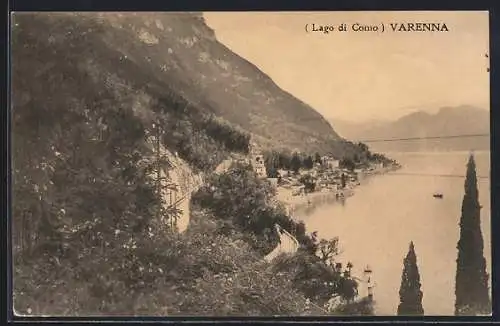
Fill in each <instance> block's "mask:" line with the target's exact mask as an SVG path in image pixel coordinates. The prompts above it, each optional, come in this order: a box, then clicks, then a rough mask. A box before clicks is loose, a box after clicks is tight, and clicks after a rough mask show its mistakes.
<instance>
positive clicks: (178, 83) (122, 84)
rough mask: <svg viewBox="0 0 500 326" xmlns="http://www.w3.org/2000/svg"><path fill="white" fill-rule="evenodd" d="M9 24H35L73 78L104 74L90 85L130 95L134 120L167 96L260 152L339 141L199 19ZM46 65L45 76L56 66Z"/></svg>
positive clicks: (83, 17) (89, 17)
mask: <svg viewBox="0 0 500 326" xmlns="http://www.w3.org/2000/svg"><path fill="white" fill-rule="evenodd" d="M16 21H17V24H18V27H17V28H21V29H22V28H25V27H26V28H29V26H33V27H35V26H37V27H36V33H37V34H38V35H37V36H36V38H37V39H38V40H37V42H38V45H39V46H40V45H42V44H44V47H46V49H47V51H55V52H57V53H54V55H55V56H53V57H52V58H53V59H55V58H56V57H57V56H58V57H59V59H60V60H57V65H59V64H60V61H61V60H62V59H63V57H66V59H71V60H73V64H74V67H68V69H78V70H79V72H73V73H82V74H87V75H90V76H92V75H96V74H97V72H99V73H100V74H104V75H105V76H104V79H105V85H97V84H96V85H95V87H103V86H111V87H113V88H114V90H113V91H114V92H115V93H116V92H120V91H121V92H122V93H123V94H128V95H129V96H131V97H134V96H135V95H133V94H134V93H137V92H140V93H141V94H140V96H135V97H136V98H135V99H134V101H135V102H137V103H136V104H137V105H136V106H137V107H140V108H141V109H139V111H142V112H140V113H139V114H142V115H144V114H147V113H146V111H147V109H146V108H147V107H148V105H150V103H149V102H152V101H154V100H155V99H156V98H160V97H165V96H166V95H167V94H175V95H176V96H179V97H182V98H183V99H185V100H186V101H187V102H188V103H189V104H190V105H191V106H193V107H196V108H198V109H199V111H200V112H202V113H213V114H215V115H217V116H219V117H222V118H224V119H225V120H226V121H229V122H230V123H231V124H233V125H236V126H238V127H241V128H242V129H243V130H245V131H247V132H250V133H251V134H252V136H254V137H253V138H254V140H256V141H257V142H258V143H260V144H262V145H263V146H270V145H273V146H284V147H288V148H298V149H300V150H306V149H307V150H311V149H312V150H320V151H324V150H329V149H330V148H328V146H329V145H328V141H329V140H338V139H339V137H338V135H337V134H336V133H335V132H334V131H333V130H332V128H331V126H330V125H329V123H328V122H327V121H326V120H324V119H323V117H322V116H321V115H320V114H319V113H317V112H316V111H314V110H313V109H312V108H311V107H309V106H308V105H306V104H304V103H303V102H301V101H299V100H298V99H296V98H294V97H293V96H291V95H290V94H288V93H287V92H285V91H283V90H281V89H280V88H279V87H278V86H276V85H275V84H274V82H273V81H272V80H271V79H270V78H269V77H268V76H266V75H265V74H264V73H262V72H261V71H260V70H258V69H257V68H256V67H255V66H254V65H252V64H251V63H249V62H248V61H246V60H244V59H242V58H241V57H239V56H238V55H236V54H234V53H233V52H231V51H230V50H229V49H227V48H226V47H225V46H224V45H222V44H221V43H219V42H218V41H217V40H216V38H215V35H214V32H213V31H212V30H211V29H210V28H209V27H208V26H207V25H206V24H205V22H204V20H203V17H202V16H201V14H188V13H186V14H180V13H176V14H165V13H140V14H135V13H126V14H125V13H124V14H119V13H78V14H76V13H71V14H70V13H57V14H35V15H32V14H19V15H17V19H16ZM47 54H48V55H49V53H47ZM47 61H48V62H46V66H45V73H46V74H50V73H51V71H52V70H54V69H56V70H57V69H58V68H59V67H58V66H56V61H52V62H51V61H50V59H49V60H47ZM68 75H69V76H71V74H68ZM97 81H99V80H96V82H97ZM89 91H90V90H89ZM123 94H122V96H124V95H123ZM68 95H69V94H68ZM81 96H85V94H81ZM330 145H331V143H330Z"/></svg>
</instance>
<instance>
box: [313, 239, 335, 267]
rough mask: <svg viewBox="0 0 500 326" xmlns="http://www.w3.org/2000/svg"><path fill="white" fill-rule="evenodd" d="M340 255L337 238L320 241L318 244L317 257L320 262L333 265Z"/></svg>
mask: <svg viewBox="0 0 500 326" xmlns="http://www.w3.org/2000/svg"><path fill="white" fill-rule="evenodd" d="M339 253H340V249H339V238H338V237H335V238H333V239H330V240H326V239H321V240H320V242H319V244H318V256H319V259H321V261H322V262H324V263H327V262H329V263H330V264H331V263H333V258H335V257H336V256H337V255H338V254H339Z"/></svg>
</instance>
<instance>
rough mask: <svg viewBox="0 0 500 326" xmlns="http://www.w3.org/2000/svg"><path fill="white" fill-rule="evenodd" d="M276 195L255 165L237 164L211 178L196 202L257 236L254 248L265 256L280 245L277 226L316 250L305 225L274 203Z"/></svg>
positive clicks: (216, 215) (195, 198)
mask: <svg viewBox="0 0 500 326" xmlns="http://www.w3.org/2000/svg"><path fill="white" fill-rule="evenodd" d="M274 195H275V190H274V188H273V187H272V186H271V185H270V184H269V183H268V182H267V181H266V180H262V179H259V178H257V176H256V174H255V172H254V171H253V169H252V168H251V166H249V165H244V164H239V163H236V164H233V166H232V167H231V168H230V169H229V171H227V172H225V173H222V174H220V175H216V174H214V175H211V176H210V177H208V178H207V180H206V185H205V186H204V187H202V188H201V189H200V190H199V191H198V192H197V193H196V194H195V195H194V196H193V202H194V203H196V204H198V205H200V207H201V208H203V209H206V210H209V211H210V212H211V213H212V214H213V215H214V216H215V217H216V218H218V219H222V220H225V221H228V222H231V223H232V224H233V225H234V226H235V227H236V228H237V230H239V231H242V232H244V233H248V234H253V236H254V237H255V238H254V240H251V243H252V247H253V248H254V249H255V250H257V251H258V252H260V253H262V254H267V253H268V252H270V251H271V250H272V249H274V247H276V245H277V243H278V242H277V241H278V236H277V234H276V233H275V232H274V225H275V224H276V223H279V224H280V225H281V226H282V227H283V228H284V229H285V230H287V231H288V232H290V233H292V234H293V235H295V236H296V237H297V240H298V241H299V242H300V243H301V244H302V245H303V246H304V247H306V248H312V245H313V243H312V240H311V238H310V237H309V236H307V235H306V234H305V225H304V224H303V223H297V222H294V221H293V220H292V219H291V218H290V217H289V216H287V214H286V212H285V209H284V208H283V207H281V206H280V205H278V204H277V203H276V201H274ZM309 250H314V249H309Z"/></svg>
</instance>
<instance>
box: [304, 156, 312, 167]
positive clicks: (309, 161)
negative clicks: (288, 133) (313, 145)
mask: <svg viewBox="0 0 500 326" xmlns="http://www.w3.org/2000/svg"><path fill="white" fill-rule="evenodd" d="M313 166H314V162H313V159H312V157H311V155H309V156H307V157H306V158H305V159H304V167H305V168H306V169H309V170H310V169H312V168H313Z"/></svg>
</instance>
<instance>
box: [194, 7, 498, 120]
mask: <svg viewBox="0 0 500 326" xmlns="http://www.w3.org/2000/svg"><path fill="white" fill-rule="evenodd" d="M204 16H205V19H206V22H207V24H208V25H209V26H210V27H211V28H213V29H214V31H215V34H216V37H217V39H218V40H219V41H220V42H221V43H223V44H225V45H226V46H227V47H228V48H230V49H231V50H232V51H233V52H235V53H237V54H238V55H240V56H242V57H243V58H245V59H247V60H248V61H250V62H252V63H253V64H255V65H256V66H257V67H259V69H261V70H262V71H263V72H265V73H266V74H267V75H269V76H270V77H271V78H272V79H273V80H274V82H275V83H276V84H277V85H278V86H280V87H281V88H282V89H284V90H286V91H288V92H290V93H291V94H293V95H294V96H295V97H297V98H299V99H301V100H302V101H304V102H306V103H308V104H309V105H311V106H312V107H313V108H314V109H315V110H317V111H318V112H320V113H321V114H322V115H323V116H324V117H326V118H337V119H343V120H348V121H359V122H361V121H367V120H371V119H384V120H387V119H389V120H394V119H397V118H399V117H401V116H403V115H406V114H408V113H411V112H412V111H415V110H426V111H429V112H435V111H437V110H438V109H439V108H440V107H442V106H457V105H474V106H478V107H481V108H484V109H488V110H489V73H488V72H487V67H488V66H489V58H486V56H485V54H486V53H487V52H488V48H489V27H488V24H489V21H488V13H487V12H484V11H483V12H481V11H477V12H206V13H204ZM411 22H436V23H444V24H446V26H447V27H448V30H449V31H448V32H399V33H396V32H390V31H389V30H390V27H389V24H390V23H411ZM313 23H314V24H315V25H316V26H319V25H333V26H337V25H338V24H340V23H345V24H347V26H348V27H349V28H351V26H352V24H354V23H359V24H363V25H370V24H378V25H379V26H381V24H382V23H383V24H384V28H385V32H384V33H380V32H378V33H377V32H353V31H348V32H343V33H342V32H330V33H328V34H324V33H318V32H309V33H307V32H306V31H305V25H306V24H309V25H308V27H309V30H310V29H311V26H312V24H313ZM379 29H380V27H379Z"/></svg>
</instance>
